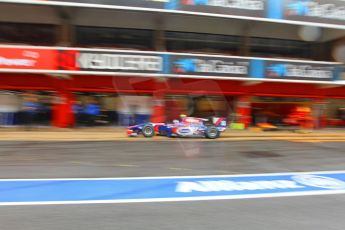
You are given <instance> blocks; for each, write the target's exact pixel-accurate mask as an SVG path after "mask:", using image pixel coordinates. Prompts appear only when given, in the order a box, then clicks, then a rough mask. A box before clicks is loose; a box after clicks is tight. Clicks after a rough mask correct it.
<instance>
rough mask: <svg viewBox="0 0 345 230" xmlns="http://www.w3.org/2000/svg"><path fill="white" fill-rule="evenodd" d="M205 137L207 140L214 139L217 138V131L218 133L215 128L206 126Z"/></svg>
mask: <svg viewBox="0 0 345 230" xmlns="http://www.w3.org/2000/svg"><path fill="white" fill-rule="evenodd" d="M205 136H206V138H209V139H216V138H217V137H219V131H218V129H217V127H215V126H208V127H207V129H206V131H205Z"/></svg>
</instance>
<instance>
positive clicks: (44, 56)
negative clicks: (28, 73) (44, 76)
mask: <svg viewBox="0 0 345 230" xmlns="http://www.w3.org/2000/svg"><path fill="white" fill-rule="evenodd" d="M56 59H57V52H56V50H53V49H35V48H27V49H26V48H25V49H23V48H0V69H35V70H52V69H56Z"/></svg>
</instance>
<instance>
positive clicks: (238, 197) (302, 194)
mask: <svg viewBox="0 0 345 230" xmlns="http://www.w3.org/2000/svg"><path fill="white" fill-rule="evenodd" d="M337 194H338V195H339V194H345V190H336V191H310V192H282V193H274V194H272V193H271V194H252V195H229V196H203V197H181V198H150V199H124V200H83V201H47V202H45V201H41V202H3V203H1V202H0V206H33V205H72V204H124V203H153V202H179V201H208V200H236V199H255V198H275V197H296V196H315V195H337Z"/></svg>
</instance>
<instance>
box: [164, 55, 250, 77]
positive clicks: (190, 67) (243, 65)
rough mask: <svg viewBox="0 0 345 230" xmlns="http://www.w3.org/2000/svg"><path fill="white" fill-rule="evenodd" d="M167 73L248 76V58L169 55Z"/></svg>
mask: <svg viewBox="0 0 345 230" xmlns="http://www.w3.org/2000/svg"><path fill="white" fill-rule="evenodd" d="M169 59H170V62H169V63H170V65H169V70H168V73H171V74H179V75H194V76H195V75H196V76H200V75H202V76H218V77H219V76H220V77H249V68H250V66H249V64H250V60H249V59H240V58H231V57H229V58H227V57H217V56H193V55H190V56H189V55H170V56H169Z"/></svg>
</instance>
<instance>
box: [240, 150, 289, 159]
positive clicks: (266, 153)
mask: <svg viewBox="0 0 345 230" xmlns="http://www.w3.org/2000/svg"><path fill="white" fill-rule="evenodd" d="M242 153H243V154H244V155H245V156H246V157H249V158H271V157H282V155H280V154H278V153H274V152H270V151H246V152H242Z"/></svg>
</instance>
